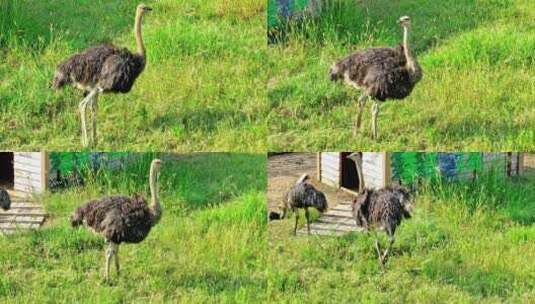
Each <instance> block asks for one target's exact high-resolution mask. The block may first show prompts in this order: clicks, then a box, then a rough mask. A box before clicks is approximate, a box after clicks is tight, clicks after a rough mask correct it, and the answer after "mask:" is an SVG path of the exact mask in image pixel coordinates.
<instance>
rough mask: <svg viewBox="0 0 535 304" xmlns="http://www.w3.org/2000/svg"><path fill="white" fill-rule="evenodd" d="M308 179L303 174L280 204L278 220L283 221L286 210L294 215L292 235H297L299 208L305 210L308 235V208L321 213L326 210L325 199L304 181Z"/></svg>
mask: <svg viewBox="0 0 535 304" xmlns="http://www.w3.org/2000/svg"><path fill="white" fill-rule="evenodd" d="M308 179H309V177H308V175H307V174H303V175H302V176H301V177H300V178H299V179H298V180H297V182H296V184H295V185H294V186H293V187H292V188H291V189H290V191H288V193H286V196H285V198H284V201H283V203H282V213H281V215H280V218H281V219H283V218H284V217H285V216H286V214H287V212H288V209H292V211H293V212H294V213H295V226H294V235H297V222H298V220H299V208H304V209H305V217H306V220H307V230H308V234H310V215H309V213H308V208H309V207H313V208H316V209H317V210H318V211H319V212H321V213H323V212H325V210H327V199H326V198H325V194H323V192H321V191H319V190H317V189H316V188H314V186H312V185H311V184H309V183H307V182H306V181H307V180H308Z"/></svg>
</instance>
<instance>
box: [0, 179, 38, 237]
mask: <svg viewBox="0 0 535 304" xmlns="http://www.w3.org/2000/svg"><path fill="white" fill-rule="evenodd" d="M8 193H9V196H10V197H11V209H9V210H7V211H4V210H2V209H0V234H10V233H14V232H16V231H21V230H22V231H24V230H29V229H37V228H39V227H41V225H42V224H43V222H44V221H45V217H46V213H45V210H44V209H43V207H42V206H41V205H40V204H38V203H36V202H35V201H33V200H32V198H31V197H29V196H27V195H25V194H23V193H20V192H17V191H11V190H10V191H8Z"/></svg>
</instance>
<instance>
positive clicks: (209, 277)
mask: <svg viewBox="0 0 535 304" xmlns="http://www.w3.org/2000/svg"><path fill="white" fill-rule="evenodd" d="M175 283H176V284H175V286H177V287H182V288H186V289H202V290H205V291H206V292H207V293H208V294H210V295H217V294H220V293H229V292H237V291H239V290H241V289H243V290H258V292H261V291H262V290H265V289H266V286H267V282H266V280H261V279H256V278H251V277H250V276H241V275H235V276H232V275H229V274H226V273H218V272H214V271H206V272H203V273H201V274H187V275H184V276H182V277H180V279H179V280H178V281H177V282H175Z"/></svg>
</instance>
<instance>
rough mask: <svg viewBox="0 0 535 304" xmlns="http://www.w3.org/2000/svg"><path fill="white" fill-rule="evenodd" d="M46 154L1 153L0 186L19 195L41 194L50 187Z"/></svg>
mask: <svg viewBox="0 0 535 304" xmlns="http://www.w3.org/2000/svg"><path fill="white" fill-rule="evenodd" d="M48 164H49V162H48V155H47V153H46V152H0V186H1V187H3V188H5V189H11V190H15V191H17V192H19V193H25V194H31V193H41V192H43V191H45V190H46V189H47V185H48Z"/></svg>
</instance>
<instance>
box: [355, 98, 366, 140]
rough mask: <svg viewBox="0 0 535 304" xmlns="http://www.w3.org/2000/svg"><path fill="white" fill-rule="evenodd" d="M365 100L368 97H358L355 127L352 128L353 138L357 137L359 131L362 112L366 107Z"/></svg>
mask: <svg viewBox="0 0 535 304" xmlns="http://www.w3.org/2000/svg"><path fill="white" fill-rule="evenodd" d="M366 99H368V95H366V94H362V95H360V97H359V100H358V103H359V111H358V113H357V119H356V121H355V125H354V126H353V136H356V135H357V132H358V131H359V129H360V125H361V122H362V112H363V111H364V106H366Z"/></svg>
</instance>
